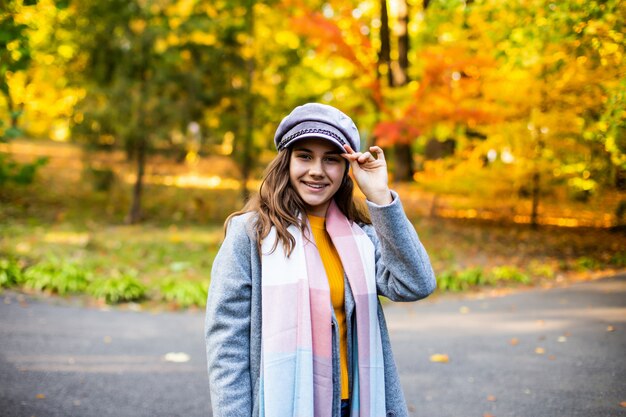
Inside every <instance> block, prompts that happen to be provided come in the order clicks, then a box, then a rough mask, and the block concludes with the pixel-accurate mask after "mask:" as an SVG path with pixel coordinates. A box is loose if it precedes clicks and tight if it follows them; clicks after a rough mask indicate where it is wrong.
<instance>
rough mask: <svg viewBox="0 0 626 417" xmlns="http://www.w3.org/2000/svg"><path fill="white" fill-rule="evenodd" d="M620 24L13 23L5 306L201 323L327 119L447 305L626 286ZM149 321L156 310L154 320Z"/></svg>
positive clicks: (443, 5) (72, 7) (604, 14)
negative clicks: (280, 180)
mask: <svg viewBox="0 0 626 417" xmlns="http://www.w3.org/2000/svg"><path fill="white" fill-rule="evenodd" d="M625 18H626V5H625V4H624V3H623V2H620V1H617V0H606V1H586V0H565V1H558V2H557V1H547V0H515V1H514V0H508V1H491V0H475V1H470V0H465V1H460V0H450V1H443V0H430V1H429V0H423V1H416V0H378V1H371V0H364V1H352V0H348V1H336V0H334V1H318V0H286V1H252V0H232V1H219V0H217V1H201V0H178V1H177V0H107V1H95V0H91V1H87V0H6V1H3V2H2V3H1V5H0V91H1V92H2V94H0V137H1V138H2V143H0V284H1V286H2V288H19V289H20V290H21V291H25V292H29V293H41V294H57V295H67V294H85V296H84V297H85V302H86V303H119V302H132V303H131V304H130V305H132V306H134V307H136V308H147V307H149V306H153V307H158V306H167V307H168V308H181V307H190V308H201V307H202V306H203V305H204V303H205V300H206V292H207V288H208V284H209V281H210V268H211V264H212V260H213V257H214V256H215V253H216V251H217V249H218V247H219V244H220V242H221V239H222V237H223V221H224V219H225V218H226V216H227V215H228V214H229V213H231V212H232V211H234V210H236V209H238V208H240V207H241V206H242V205H243V202H244V201H245V199H247V198H249V196H250V194H251V193H254V192H255V191H256V190H257V189H258V186H259V179H260V177H261V174H262V169H263V167H264V166H265V165H266V164H267V162H268V161H270V160H271V159H272V157H273V156H274V155H275V149H274V147H273V135H274V130H275V128H276V126H277V125H278V123H279V122H280V120H281V118H282V117H283V116H284V115H285V114H287V113H288V112H289V111H290V110H291V109H292V108H293V107H295V106H296V105H299V104H303V103H306V102H310V101H317V102H323V103H327V104H331V105H333V106H336V107H338V108H340V109H342V110H343V111H344V112H346V113H347V114H349V115H350V116H351V117H352V118H353V119H354V121H355V122H356V124H357V126H358V127H359V130H360V133H361V137H362V142H363V144H364V146H366V145H371V144H377V145H380V146H381V147H383V148H384V149H385V152H386V155H387V157H388V160H389V164H390V169H391V181H392V182H393V184H392V187H393V188H394V189H396V190H398V191H399V192H400V195H401V198H402V201H403V203H404V206H405V209H406V211H407V214H408V215H409V217H410V219H411V220H412V221H413V223H414V225H415V227H416V229H417V231H418V233H419V235H420V238H421V239H422V241H423V242H424V245H425V246H426V248H427V250H428V251H429V254H430V255H431V258H432V261H433V266H434V268H435V272H436V274H437V276H438V283H439V290H438V291H440V292H443V291H468V290H476V289H482V290H485V291H492V292H493V291H495V292H498V291H508V290H510V288H511V287H513V288H519V287H520V286H528V285H542V286H552V285H558V284H560V283H563V282H569V281H571V280H579V279H590V278H594V277H597V276H604V275H606V274H607V273H612V272H615V271H619V270H623V268H625V267H626V236H625V234H624V228H625V226H626V121H625V119H626V117H625V116H626V111H625V109H626V97H625V94H626V77H625V75H624V74H626V61H625V60H626V57H625V41H624V33H625V30H624V21H625ZM137 302H142V304H137Z"/></svg>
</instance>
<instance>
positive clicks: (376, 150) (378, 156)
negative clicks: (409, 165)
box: [370, 146, 385, 161]
mask: <svg viewBox="0 0 626 417" xmlns="http://www.w3.org/2000/svg"><path fill="white" fill-rule="evenodd" d="M370 152H373V153H375V154H376V159H382V160H383V161H384V160H385V153H384V152H383V150H382V148H381V147H380V146H370Z"/></svg>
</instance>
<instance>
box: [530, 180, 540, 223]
mask: <svg viewBox="0 0 626 417" xmlns="http://www.w3.org/2000/svg"><path fill="white" fill-rule="evenodd" d="M540 180H541V176H540V174H539V171H538V170H535V172H533V180H532V181H533V189H532V208H531V212H530V225H531V226H532V228H533V229H536V228H537V227H538V226H539V193H540V187H539V184H540V182H541V181H540Z"/></svg>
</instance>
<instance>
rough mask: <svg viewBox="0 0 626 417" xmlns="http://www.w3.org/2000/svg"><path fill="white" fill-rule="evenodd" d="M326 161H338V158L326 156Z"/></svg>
mask: <svg viewBox="0 0 626 417" xmlns="http://www.w3.org/2000/svg"><path fill="white" fill-rule="evenodd" d="M326 162H330V163H337V162H339V158H326Z"/></svg>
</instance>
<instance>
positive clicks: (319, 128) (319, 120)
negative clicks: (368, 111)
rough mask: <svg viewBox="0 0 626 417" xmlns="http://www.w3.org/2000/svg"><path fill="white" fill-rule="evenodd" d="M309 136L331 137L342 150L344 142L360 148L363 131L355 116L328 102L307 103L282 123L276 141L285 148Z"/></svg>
mask: <svg viewBox="0 0 626 417" xmlns="http://www.w3.org/2000/svg"><path fill="white" fill-rule="evenodd" d="M306 138H321V139H327V140H329V141H331V142H332V143H334V144H335V145H337V146H338V147H340V148H341V150H344V148H343V145H350V147H351V148H352V149H354V150H355V151H357V152H358V151H359V149H360V146H361V139H360V137H359V131H358V129H357V128H356V126H355V124H354V122H353V121H352V119H350V118H349V117H348V116H346V115H345V114H344V113H343V112H341V111H340V110H338V109H336V108H334V107H332V106H329V105H326V104H319V103H307V104H304V105H302V106H298V107H296V108H295V109H293V111H292V112H291V113H290V114H289V115H288V116H287V117H285V118H284V119H283V120H282V122H280V124H279V125H278V129H276V134H275V135H274V143H275V144H276V148H277V149H278V150H281V149H284V148H286V147H289V146H291V145H293V144H294V143H295V142H296V141H298V140H300V139H306Z"/></svg>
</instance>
